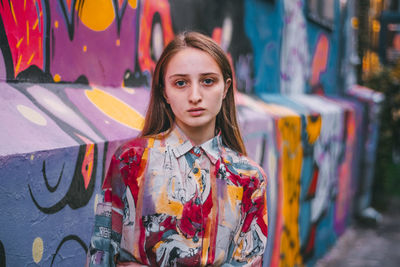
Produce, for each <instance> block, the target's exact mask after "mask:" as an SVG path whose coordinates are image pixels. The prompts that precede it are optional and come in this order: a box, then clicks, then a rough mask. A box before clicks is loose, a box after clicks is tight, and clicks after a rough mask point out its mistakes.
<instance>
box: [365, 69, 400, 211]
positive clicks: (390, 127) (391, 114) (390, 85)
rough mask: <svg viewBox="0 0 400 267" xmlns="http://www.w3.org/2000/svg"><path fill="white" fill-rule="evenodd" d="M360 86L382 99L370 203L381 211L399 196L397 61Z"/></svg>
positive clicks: (399, 81)
mask: <svg viewBox="0 0 400 267" xmlns="http://www.w3.org/2000/svg"><path fill="white" fill-rule="evenodd" d="M364 84H365V86H367V87H369V88H372V89H374V90H376V91H380V92H382V93H383V94H384V95H385V101H384V102H383V104H382V110H381V120H380V123H381V125H380V135H379V142H378V148H377V157H376V170H375V180H374V181H375V185H374V192H373V193H374V194H373V195H374V198H373V203H374V204H375V205H377V206H379V207H384V206H385V205H386V203H387V200H388V199H389V198H390V197H392V196H400V61H399V62H398V64H397V65H396V66H393V67H384V68H382V69H381V70H380V71H379V72H377V73H374V74H372V75H371V76H370V77H368V78H367V79H366V81H365V83H364Z"/></svg>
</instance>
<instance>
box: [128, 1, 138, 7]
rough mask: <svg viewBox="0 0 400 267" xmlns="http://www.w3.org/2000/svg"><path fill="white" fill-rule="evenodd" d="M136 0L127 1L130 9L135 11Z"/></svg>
mask: <svg viewBox="0 0 400 267" xmlns="http://www.w3.org/2000/svg"><path fill="white" fill-rule="evenodd" d="M137 2H138V1H137V0H128V3H129V5H130V6H131V8H133V9H136V8H137Z"/></svg>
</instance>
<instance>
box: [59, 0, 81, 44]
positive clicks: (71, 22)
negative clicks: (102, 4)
mask: <svg viewBox="0 0 400 267" xmlns="http://www.w3.org/2000/svg"><path fill="white" fill-rule="evenodd" d="M58 3H59V4H60V6H61V11H62V13H63V15H64V19H65V24H66V25H67V30H68V37H69V39H70V40H71V41H72V40H73V39H74V32H75V25H74V20H75V5H76V0H72V2H71V4H72V8H71V14H70V15H71V17H70V16H69V14H68V11H67V7H66V6H65V4H64V0H58ZM78 6H79V7H78V12H82V6H83V1H81V0H79V3H78Z"/></svg>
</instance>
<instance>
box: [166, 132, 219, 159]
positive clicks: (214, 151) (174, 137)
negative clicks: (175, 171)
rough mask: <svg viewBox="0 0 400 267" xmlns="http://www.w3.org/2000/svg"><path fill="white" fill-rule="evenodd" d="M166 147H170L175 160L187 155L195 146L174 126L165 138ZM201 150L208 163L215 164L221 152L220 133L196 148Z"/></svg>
mask: <svg viewBox="0 0 400 267" xmlns="http://www.w3.org/2000/svg"><path fill="white" fill-rule="evenodd" d="M166 143H167V145H170V146H171V148H172V151H173V153H174V155H175V157H176V158H179V157H181V156H183V155H185V154H186V153H188V152H189V151H190V150H191V149H192V148H194V147H196V145H195V144H194V143H193V142H192V141H191V140H190V139H189V138H188V137H187V136H186V135H185V134H184V133H183V131H182V130H181V129H180V128H179V127H178V126H177V125H175V127H174V129H173V130H172V131H171V134H169V135H168V137H167V138H166ZM197 147H199V148H201V149H202V150H203V151H204V152H205V154H206V155H207V157H208V158H209V159H210V161H211V162H212V163H213V164H215V163H216V162H217V160H218V158H219V156H220V152H221V151H222V150H221V149H222V139H221V131H219V132H218V134H217V135H215V136H214V137H213V138H211V139H209V140H207V141H206V142H204V143H203V144H201V145H199V146H197Z"/></svg>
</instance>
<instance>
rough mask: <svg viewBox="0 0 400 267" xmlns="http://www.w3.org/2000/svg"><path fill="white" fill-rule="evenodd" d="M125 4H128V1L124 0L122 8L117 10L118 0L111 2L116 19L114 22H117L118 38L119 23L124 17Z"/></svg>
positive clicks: (118, 31)
mask: <svg viewBox="0 0 400 267" xmlns="http://www.w3.org/2000/svg"><path fill="white" fill-rule="evenodd" d="M127 4H128V1H127V0H124V2H123V3H122V7H121V8H119V4H118V0H113V5H114V12H115V18H116V21H117V33H118V36H119V34H120V30H121V21H122V18H123V17H124V13H125V10H126V5H127Z"/></svg>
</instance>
